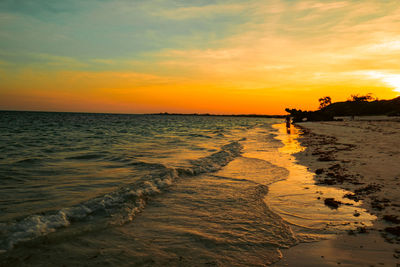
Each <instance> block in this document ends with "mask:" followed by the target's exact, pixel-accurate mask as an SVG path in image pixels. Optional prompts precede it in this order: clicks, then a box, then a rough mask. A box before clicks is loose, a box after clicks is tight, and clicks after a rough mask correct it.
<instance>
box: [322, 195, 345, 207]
mask: <svg viewBox="0 0 400 267" xmlns="http://www.w3.org/2000/svg"><path fill="white" fill-rule="evenodd" d="M324 203H325V205H326V206H328V207H330V208H331V209H337V208H339V206H340V205H342V202H340V201H337V200H335V199H334V198H331V197H329V198H325V199H324Z"/></svg>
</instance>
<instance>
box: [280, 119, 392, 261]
mask: <svg viewBox="0 0 400 267" xmlns="http://www.w3.org/2000/svg"><path fill="white" fill-rule="evenodd" d="M295 127H297V128H298V129H300V131H301V134H300V136H299V138H298V141H299V142H300V143H301V145H302V146H304V147H305V148H306V149H305V150H304V151H301V152H298V153H295V154H294V156H295V158H296V162H297V163H298V164H300V165H303V166H306V167H307V169H308V170H309V171H310V172H312V173H315V175H314V182H315V184H317V185H323V186H327V187H331V188H338V189H344V190H348V191H351V192H354V193H352V194H348V195H346V197H345V198H348V199H352V200H354V201H362V204H361V206H360V207H362V208H364V209H366V210H367V211H368V212H369V213H370V214H372V215H375V216H377V219H376V220H375V221H373V225H372V226H368V227H364V226H360V227H358V228H357V230H350V231H348V232H347V234H339V235H337V236H336V237H335V238H333V239H329V240H323V241H318V242H313V243H300V244H299V245H297V246H295V247H292V248H289V249H287V250H282V254H283V258H282V260H281V261H280V262H278V263H276V264H275V265H273V266H381V265H383V266H399V265H400V260H399V258H400V251H399V249H398V247H399V244H400V238H399V235H398V230H399V228H400V226H399V221H398V220H400V208H399V207H400V203H399V199H398V197H396V196H398V195H399V194H398V193H397V192H396V190H397V188H398V185H399V184H400V183H399V182H400V170H397V168H396V166H398V164H397V165H396V162H400V145H399V144H397V143H396V141H395V140H400V123H399V122H396V121H391V122H389V121H341V122H306V123H300V124H297V125H295ZM396 186H397V187H396ZM321 201H322V200H321ZM342 204H343V203H340V201H339V203H338V205H339V206H338V209H341V207H344V206H343V205H342ZM354 216H358V215H357V214H356V213H355V214H354ZM299 263H301V264H299Z"/></svg>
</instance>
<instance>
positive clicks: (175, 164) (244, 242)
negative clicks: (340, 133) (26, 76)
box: [0, 112, 373, 266]
mask: <svg viewBox="0 0 400 267" xmlns="http://www.w3.org/2000/svg"><path fill="white" fill-rule="evenodd" d="M0 116H1V118H0V128H1V129H2V131H1V134H0V140H1V147H0V150H1V151H2V152H3V153H2V155H3V156H2V158H1V159H0V175H1V177H0V178H1V179H0V190H1V191H2V192H4V193H5V194H4V195H3V194H2V196H1V202H0V209H1V211H2V212H1V216H0V222H1V223H2V224H1V225H0V238H1V239H0V244H1V246H2V247H1V249H2V250H3V252H4V253H3V254H0V263H2V262H3V263H6V264H8V265H10V264H12V265H25V264H27V265H40V264H43V262H46V263H47V264H49V265H62V264H67V265H77V266H78V265H130V266H131V265H138V266H143V265H158V266H160V265H173V266H175V265H183V266H186V265H194V266H204V265H223V266H227V265H229V266H231V265H232V266H240V265H260V266H262V265H265V264H270V263H273V262H276V261H277V260H279V259H280V257H281V254H280V249H282V248H289V247H291V246H293V245H296V244H298V243H299V242H303V241H310V240H319V239H321V238H325V237H326V236H328V235H329V234H332V233H334V232H337V231H343V230H345V228H346V227H350V228H351V227H354V225H355V223H354V222H352V220H353V216H350V212H353V210H350V209H349V210H348V211H347V210H346V209H339V210H338V211H336V212H334V211H332V210H330V209H329V208H327V207H326V206H324V205H321V206H318V205H317V206H315V207H317V208H313V209H310V206H312V205H314V204H315V203H316V201H315V192H314V191H321V189H320V188H319V187H318V188H317V187H316V186H314V185H313V183H312V174H310V173H309V172H307V170H306V168H305V167H303V166H300V165H298V164H296V163H295V162H294V159H293V157H292V156H291V153H293V152H294V150H293V145H294V147H295V148H296V147H297V148H298V143H296V134H295V133H294V134H293V135H287V134H286V133H285V132H283V131H282V128H281V126H279V125H278V124H276V123H280V121H279V120H276V119H264V118H233V117H232V118H230V117H212V116H210V117H198V116H150V115H109V114H108V115H107V114H69V113H29V112H28V113H18V112H10V113H7V112H4V113H3V112H1V113H0ZM291 147H292V148H291ZM288 149H289V150H288ZM305 186H307V187H309V188H308V189H305V188H304V187H305ZM323 190H324V191H323V194H326V195H328V191H329V189H326V190H325V189H323ZM309 192H312V193H309ZM332 192H333V191H332ZM342 193H343V192H337V191H335V192H333V193H332V194H335V196H339V195H340V194H342ZM307 205H308V206H307ZM353 209H354V208H353ZM314 213H315V214H314ZM361 213H362V216H360V217H359V218H358V221H361V222H362V223H365V224H367V223H368V222H369V221H370V220H371V219H373V218H372V217H371V216H369V215H368V214H366V213H363V212H362V211H361ZM333 215H334V216H333ZM351 215H352V214H351ZM315 216H316V217H315ZM349 216H350V217H352V218H350V219H348V217H349ZM310 218H318V219H317V220H313V219H310ZM330 224H332V225H334V227H330V226H329V227H327V225H330ZM344 225H345V226H344ZM342 226H343V227H342ZM332 229H334V230H332Z"/></svg>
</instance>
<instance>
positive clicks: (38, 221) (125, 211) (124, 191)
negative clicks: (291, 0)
mask: <svg viewBox="0 0 400 267" xmlns="http://www.w3.org/2000/svg"><path fill="white" fill-rule="evenodd" d="M243 140H244V139H241V140H239V141H243ZM239 141H235V142H232V143H229V144H227V145H224V146H222V147H221V150H220V151H218V152H216V153H213V154H211V155H210V156H207V157H204V158H200V159H197V160H193V161H192V162H191V164H192V166H191V167H189V168H167V167H165V166H163V165H161V164H160V165H159V168H161V170H160V171H161V173H158V174H155V175H148V176H145V177H142V178H141V179H139V180H138V181H137V182H135V183H133V184H128V185H124V186H123V187H121V188H119V189H118V190H116V191H114V192H110V193H108V194H105V195H102V196H99V197H96V198H93V199H90V200H88V201H85V202H83V203H80V204H78V205H75V206H72V207H68V208H63V209H61V210H58V211H55V212H48V213H45V214H43V215H38V214H35V215H30V216H28V217H25V218H23V219H21V220H18V221H13V222H8V223H1V224H0V238H1V239H0V253H1V252H6V251H7V250H10V249H12V248H13V247H14V246H15V245H16V244H18V243H21V242H26V241H29V240H32V239H35V238H37V237H40V236H44V235H47V234H49V233H51V232H55V231H56V230H57V229H59V228H62V227H67V226H69V225H70V224H71V223H73V222H74V221H81V220H84V219H88V218H89V216H90V217H96V216H103V217H112V220H111V221H110V224H117V225H121V224H124V223H127V222H129V221H132V220H133V219H134V217H135V215H136V214H137V213H139V212H140V211H141V210H143V208H144V207H145V205H146V202H147V200H148V199H149V198H150V197H151V196H153V195H155V194H158V193H160V192H162V191H163V189H165V188H166V187H168V186H169V185H171V184H172V183H173V182H174V181H175V180H176V179H178V178H183V177H187V176H195V175H199V174H202V173H208V172H214V171H217V170H219V169H221V168H222V167H223V166H225V165H226V164H228V163H229V162H230V161H232V160H233V159H234V158H236V157H238V156H239V155H240V154H241V150H242V145H241V144H240V143H239ZM140 164H148V163H143V162H141V163H140ZM149 165H151V166H153V165H154V164H149Z"/></svg>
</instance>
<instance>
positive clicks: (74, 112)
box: [0, 110, 286, 119]
mask: <svg viewBox="0 0 400 267" xmlns="http://www.w3.org/2000/svg"><path fill="white" fill-rule="evenodd" d="M0 112H15V113H18V112H21V113H22V112H32V113H71V114H93V115H151V116H201V117H246V118H277V119H280V118H284V117H285V116H286V115H260V114H210V113H168V112H161V113H113V112H110V113H108V112H79V111H39V110H0Z"/></svg>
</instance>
